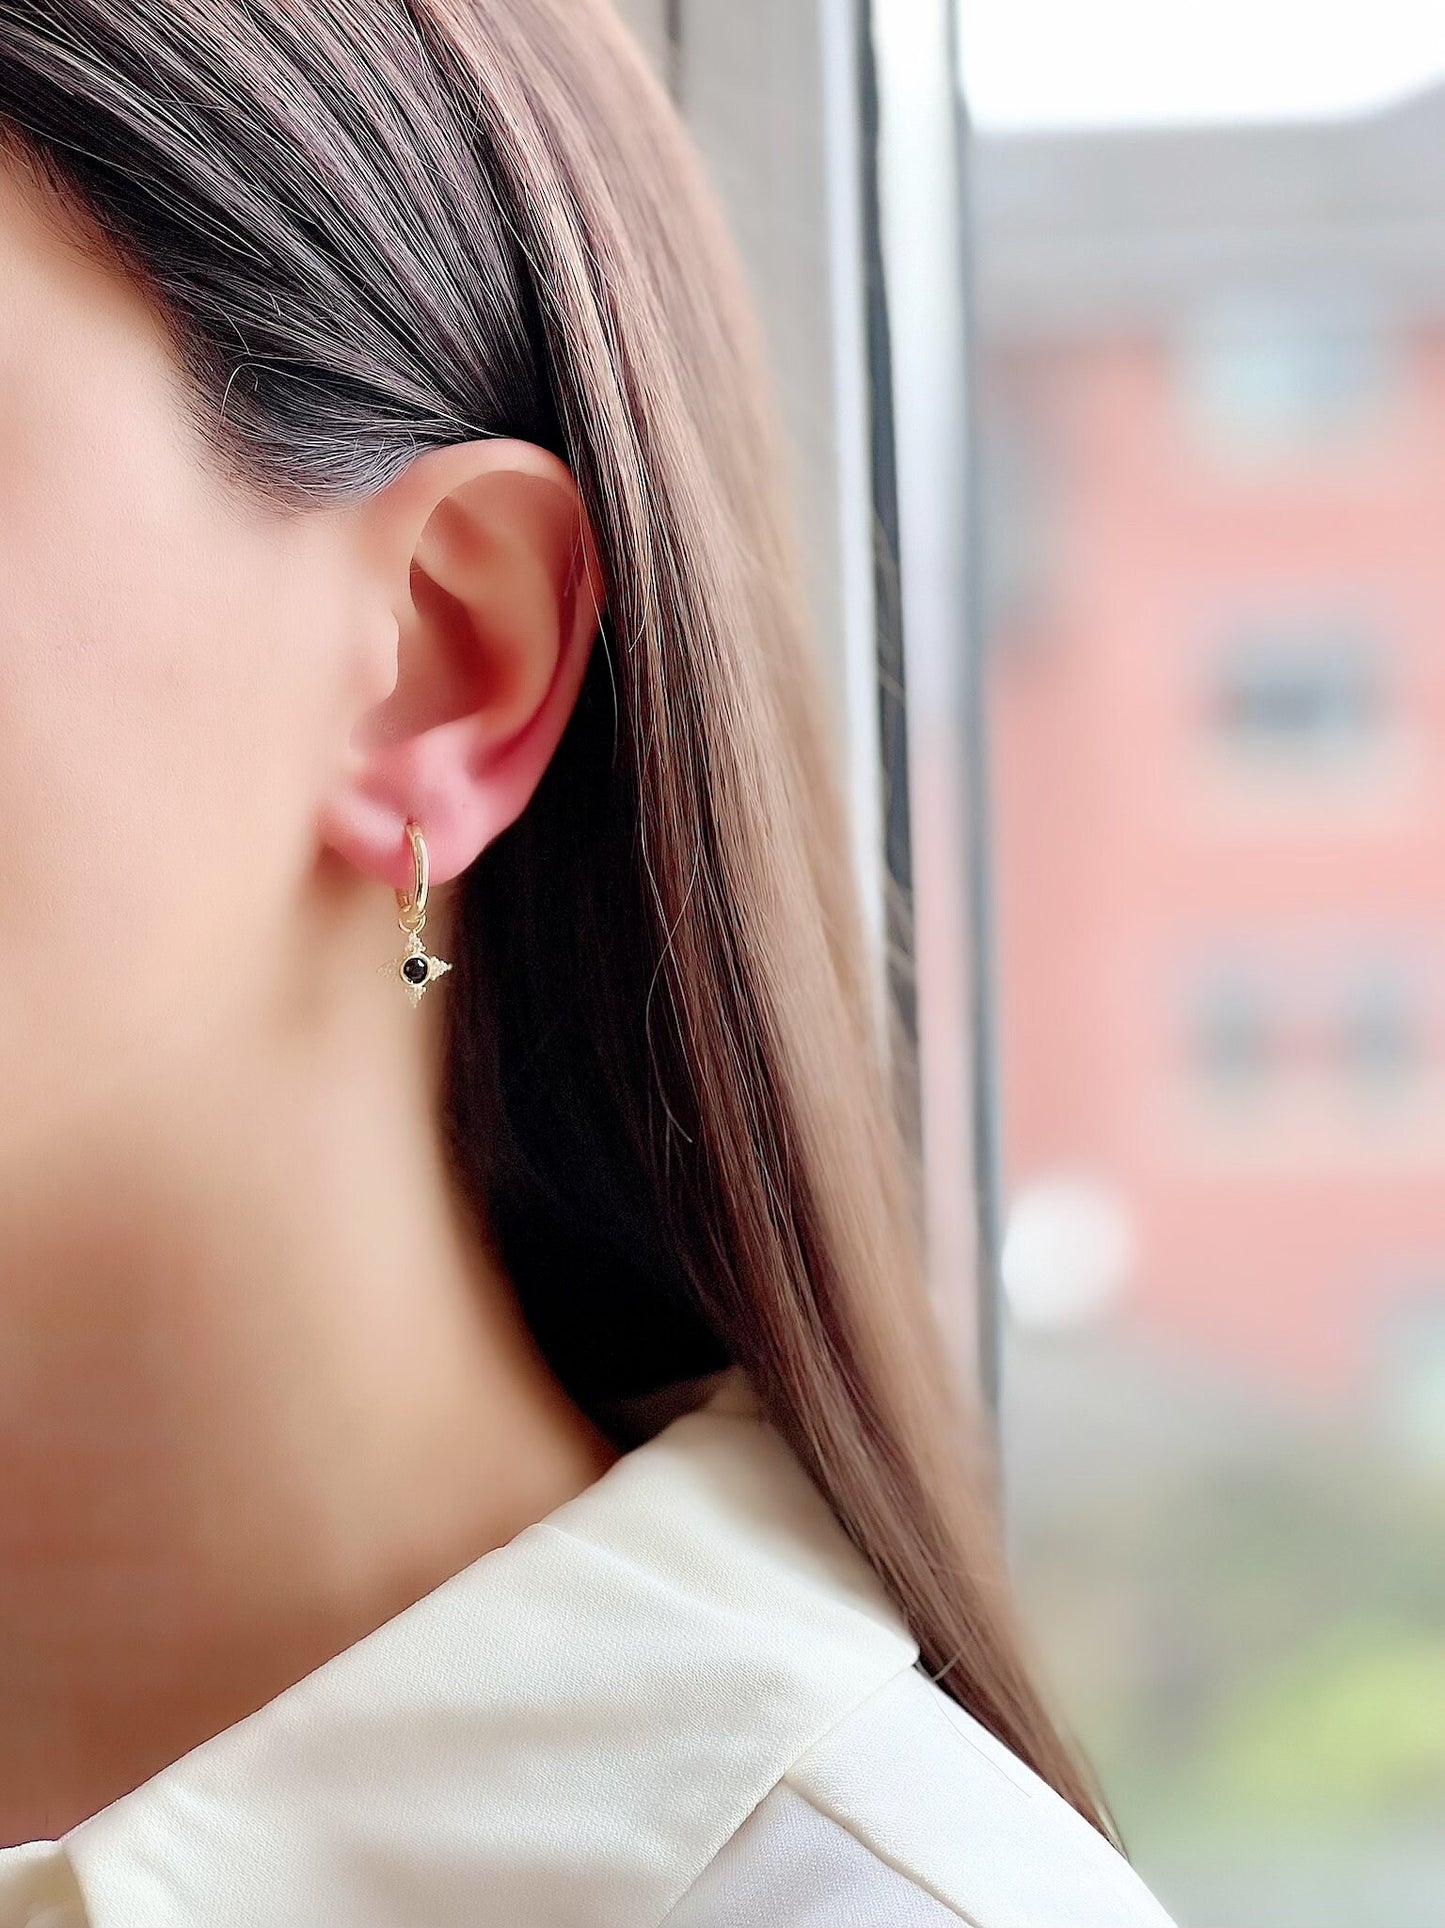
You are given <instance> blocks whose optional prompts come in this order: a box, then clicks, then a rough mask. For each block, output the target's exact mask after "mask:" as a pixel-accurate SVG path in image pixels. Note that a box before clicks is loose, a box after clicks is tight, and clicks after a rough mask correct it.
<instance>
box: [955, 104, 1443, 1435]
mask: <svg viewBox="0 0 1445 1928" xmlns="http://www.w3.org/2000/svg"><path fill="white" fill-rule="evenodd" d="M975 214H976V220H977V224H978V245H977V259H978V263H979V286H978V289H977V292H976V301H975V306H976V311H977V317H978V325H979V344H980V355H979V360H980V374H981V378H982V379H981V389H982V394H983V401H982V409H983V415H984V431H983V446H984V449H985V452H986V459H985V464H984V493H985V518H986V528H987V540H986V543H985V545H984V546H985V552H986V556H987V558H988V561H989V567H990V577H989V582H988V584H987V592H986V602H987V606H988V612H989V615H988V626H989V634H990V652H991V656H990V694H991V701H992V716H991V728H992V735H993V743H992V754H991V763H992V788H993V798H994V814H995V847H996V849H997V853H998V856H997V863H996V893H997V901H998V932H997V961H998V978H999V984H1000V1002H1001V1026H1002V1035H1001V1063H1002V1069H1003V1079H1002V1082H1003V1093H1002V1097H1003V1115H1004V1153H1005V1174H1006V1184H1007V1189H1008V1192H1009V1194H1010V1196H1011V1198H1012V1201H1013V1203H1014V1205H1015V1207H1016V1208H1018V1209H1019V1210H1020V1211H1024V1210H1032V1211H1034V1213H1035V1216H1037V1214H1038V1212H1039V1211H1046V1210H1047V1201H1048V1199H1049V1198H1050V1197H1051V1196H1054V1197H1057V1196H1058V1195H1059V1191H1058V1184H1059V1183H1060V1182H1061V1181H1063V1180H1066V1179H1067V1180H1071V1181H1076V1184H1075V1189H1076V1190H1077V1188H1078V1185H1079V1184H1082V1185H1084V1186H1086V1187H1087V1188H1089V1189H1090V1191H1091V1192H1093V1193H1095V1194H1097V1195H1098V1196H1099V1197H1100V1198H1102V1199H1104V1200H1107V1201H1112V1205H1111V1208H1110V1209H1111V1210H1113V1211H1114V1213H1115V1214H1116V1217H1117V1218H1118V1221H1119V1223H1120V1224H1121V1225H1122V1226H1123V1227H1124V1228H1125V1230H1126V1231H1127V1239H1126V1240H1125V1241H1124V1242H1123V1244H1122V1245H1120V1246H1119V1249H1118V1250H1117V1252H1116V1254H1115V1259H1114V1261H1113V1262H1112V1274H1111V1276H1109V1277H1108V1278H1101V1279H1100V1280H1097V1281H1096V1282H1095V1283H1096V1285H1097V1287H1098V1293H1097V1294H1096V1296H1100V1297H1104V1296H1107V1295H1108V1294H1109V1292H1110V1291H1112V1292H1113V1293H1114V1295H1115V1296H1114V1298H1113V1301H1112V1316H1113V1317H1115V1318H1117V1319H1119V1320H1121V1321H1124V1322H1126V1323H1127V1325H1128V1326H1129V1328H1130V1329H1131V1330H1134V1331H1136V1332H1137V1333H1139V1334H1141V1335H1144V1334H1147V1335H1149V1336H1151V1337H1153V1338H1157V1339H1158V1340H1160V1341H1162V1342H1164V1343H1166V1344H1171V1345H1173V1344H1176V1343H1177V1344H1178V1345H1181V1346H1183V1347H1187V1349H1188V1350H1189V1352H1190V1353H1191V1355H1193V1356H1196V1357H1204V1358H1207V1359H1212V1360H1216V1361H1218V1362H1219V1363H1221V1364H1223V1365H1224V1366H1226V1367H1228V1368H1231V1369H1238V1370H1239V1371H1240V1372H1241V1373H1244V1374H1246V1375H1263V1376H1264V1377H1265V1378H1266V1379H1267V1380H1268V1381H1270V1382H1271V1383H1273V1384H1275V1385H1276V1386H1277V1387H1278V1388H1280V1389H1288V1390H1291V1391H1296V1392H1299V1393H1301V1394H1303V1395H1306V1396H1313V1397H1319V1398H1322V1399H1324V1400H1326V1401H1328V1402H1335V1401H1338V1400H1342V1399H1350V1398H1354V1397H1364V1398H1368V1397H1369V1396H1370V1395H1371V1393H1372V1392H1373V1391H1375V1390H1378V1391H1380V1392H1381V1394H1382V1395H1383V1398H1384V1400H1385V1402H1386V1403H1387V1404H1388V1405H1389V1406H1390V1408H1391V1409H1392V1410H1408V1409H1409V1408H1410V1404H1411V1401H1412V1400H1415V1401H1416V1403H1419V1402H1421V1401H1423V1402H1425V1404H1426V1405H1428V1406H1429V1407H1430V1410H1431V1411H1432V1412H1433V1413H1434V1414H1435V1418H1436V1421H1438V1420H1439V1418H1440V1415H1441V1410H1442V1402H1445V90H1442V91H1441V92H1440V93H1438V94H1431V95H1428V96H1421V97H1419V98H1417V99H1414V100H1412V101H1410V102H1408V103H1406V104H1404V105H1403V106H1401V107H1399V108H1396V109H1393V110H1391V111H1389V112H1384V113H1380V114H1378V115H1376V116H1372V117H1368V118H1363V119H1360V120H1356V121H1351V122H1347V123H1343V122H1342V123H1339V124H1327V125H1326V124H1313V125H1293V126H1281V127H1268V128H1260V127H1256V128H1250V129H1244V128H1235V129H1220V130H1209V131H1201V130H1194V131H1183V132H1179V131H1168V132H1157V133H1156V132H1137V131H1135V132H1117V133H1114V132H1111V133H1107V134H1101V133H1089V134H1069V135H1057V134H1050V135H1008V136H992V137H980V138H979V139H978V141H977V143H976V151H975ZM1051 1188H1052V1189H1051ZM1030 1201H1032V1204H1030ZM1064 1236H1067V1234H1066V1233H1065V1234H1064ZM1115 1243H1116V1245H1119V1241H1117V1240H1116V1241H1115ZM1008 1269H1009V1264H1008V1254H1007V1252H1006V1265H1005V1270H1006V1273H1007V1271H1008ZM1015 1269H1016V1270H1017V1267H1015ZM1025 1269H1026V1268H1025ZM1104 1270H1105V1272H1109V1271H1110V1267H1109V1266H1108V1265H1106V1266H1105V1267H1104ZM1115 1275H1116V1276H1115ZM1032 1289H1033V1288H1032V1287H1031V1285H1030V1282H1029V1279H1028V1278H1027V1277H1025V1278H1024V1279H1023V1283H1022V1287H1021V1303H1022V1304H1023V1306H1024V1308H1025V1310H1027V1307H1028V1303H1029V1293H1030V1291H1031V1290H1032ZM1085 1298H1087V1293H1086V1294H1085ZM1068 1302H1069V1301H1068V1291H1067V1282H1066V1283H1065V1291H1064V1298H1063V1301H1061V1303H1063V1304H1064V1305H1065V1306H1067V1304H1068ZM1077 1310H1078V1308H1077V1307H1075V1311H1076V1312H1077ZM1044 1312H1045V1315H1047V1306H1046V1305H1045V1307H1044Z"/></svg>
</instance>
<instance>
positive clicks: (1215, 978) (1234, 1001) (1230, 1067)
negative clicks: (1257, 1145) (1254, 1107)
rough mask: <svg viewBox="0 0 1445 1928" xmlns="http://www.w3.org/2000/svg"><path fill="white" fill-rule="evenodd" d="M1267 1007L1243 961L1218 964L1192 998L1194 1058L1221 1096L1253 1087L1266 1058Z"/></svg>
mask: <svg viewBox="0 0 1445 1928" xmlns="http://www.w3.org/2000/svg"><path fill="white" fill-rule="evenodd" d="M1269 1017H1270V1014H1269V1008H1268V1002H1267V998H1266V994H1265V991H1264V988H1263V987H1262V985H1261V984H1260V981H1259V976H1258V974H1257V973H1256V972H1254V971H1252V970H1251V969H1250V968H1249V967H1248V966H1247V965H1245V964H1240V963H1235V964H1226V965H1221V966H1217V967H1216V968H1214V969H1213V970H1211V971H1210V972H1208V973H1207V974H1206V975H1205V976H1204V978H1203V981H1202V983H1201V984H1200V985H1199V987H1198V990H1197V992H1196V996H1195V1004H1194V1011H1193V1025H1192V1043H1193V1057H1194V1061H1195V1063H1196V1064H1197V1065H1198V1067H1199V1069H1200V1071H1201V1073H1202V1074H1203V1076H1204V1078H1205V1080H1206V1081H1207V1083H1208V1084H1210V1085H1211V1086H1213V1087H1214V1088H1215V1089H1216V1090H1218V1091H1221V1092H1223V1093H1225V1094H1229V1093H1240V1092H1248V1091H1250V1090H1253V1089H1254V1088H1255V1087H1256V1086H1257V1085H1258V1084H1259V1082H1260V1079H1261V1078H1262V1077H1263V1075H1264V1073H1265V1071H1266V1068H1267V1066H1268V1063H1269V1057H1270V1047H1271V1039H1270V1031H1269Z"/></svg>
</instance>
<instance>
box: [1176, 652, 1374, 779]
mask: <svg viewBox="0 0 1445 1928" xmlns="http://www.w3.org/2000/svg"><path fill="white" fill-rule="evenodd" d="M1383 680H1384V653H1383V651H1382V649H1381V646H1380V643H1379V641H1378V639H1377V638H1376V637H1374V636H1372V635H1370V634H1369V633H1368V632H1365V631H1363V630H1361V629H1359V628H1357V627H1354V626H1351V625H1332V624H1330V623H1328V622H1325V623H1309V622H1306V623H1303V624H1297V625H1295V626H1294V627H1292V628H1291V627H1289V626H1285V625H1281V624H1258V625H1251V626H1249V627H1247V628H1245V629H1244V630H1243V631H1242V632H1240V633H1237V634H1235V635H1233V636H1231V637H1230V638H1229V640H1228V641H1227V642H1226V643H1225V645H1224V646H1223V648H1222V649H1221V650H1220V651H1219V653H1218V656H1217V658H1216V661H1215V663H1214V666H1213V689H1212V692H1211V697H1212V700H1211V703H1210V713H1211V717H1212V721H1213V723H1214V727H1215V730H1216V732H1217V734H1218V736H1219V738H1220V740H1221V742H1222V744H1223V745H1224V746H1225V747H1226V748H1227V749H1228V750H1229V751H1230V752H1231V753H1232V754H1235V755H1238V756H1241V757H1247V758H1250V759H1253V760H1259V759H1265V760H1268V761H1271V762H1273V761H1276V760H1278V759H1281V758H1285V759H1289V760H1290V761H1296V762H1298V761H1310V762H1319V761H1324V760H1328V761H1337V760H1338V759H1339V758H1341V757H1350V756H1354V755H1357V754H1358V753H1359V752H1360V751H1362V750H1368V749H1369V748H1370V747H1371V745H1372V743H1373V741H1374V739H1375V738H1376V737H1377V736H1378V734H1379V732H1380V729H1381V727H1382V724H1383V720H1384V689H1383Z"/></svg>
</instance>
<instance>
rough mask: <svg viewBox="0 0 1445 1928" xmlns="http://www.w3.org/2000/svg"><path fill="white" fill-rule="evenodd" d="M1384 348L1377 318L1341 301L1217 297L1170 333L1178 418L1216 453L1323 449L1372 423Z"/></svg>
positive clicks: (1381, 404)
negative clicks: (1181, 407) (1181, 406)
mask: <svg viewBox="0 0 1445 1928" xmlns="http://www.w3.org/2000/svg"><path fill="white" fill-rule="evenodd" d="M1394 347H1395V340H1394V336H1393V333H1392V332H1391V330H1390V329H1389V328H1388V327H1387V326H1386V325H1385V324H1384V323H1383V321H1382V320H1381V319H1380V318H1378V317H1375V316H1373V315H1371V314H1370V313H1369V312H1368V311H1367V310H1362V309H1361V307H1360V306H1359V305H1358V304H1353V303H1350V302H1348V301H1346V300H1344V299H1335V300H1328V299H1319V300H1305V299H1294V300H1289V299H1284V298H1278V299H1274V300H1268V299H1255V300H1248V299H1242V298H1240V299H1233V300H1229V299H1226V300H1223V301H1221V302H1219V303H1217V304H1214V305H1212V306H1209V307H1206V308H1205V310H1204V311H1203V312H1202V314H1200V315H1199V317H1198V318H1197V319H1195V320H1194V321H1192V322H1191V323H1189V324H1186V326H1185V327H1184V328H1183V329H1181V331H1180V334H1179V337H1178V340H1177V351H1178V355H1179V366H1180V379H1181V386H1182V390H1183V397H1184V402H1185V408H1186V413H1187V416H1188V418H1189V420H1190V421H1191V423H1192V425H1193V428H1194V430H1195V431H1196V433H1197V434H1198V435H1199V437H1200V439H1201V440H1202V441H1203V442H1204V443H1205V444H1206V445H1207V446H1210V447H1212V448H1214V449H1216V450H1218V451H1221V452H1226V453H1235V454H1242V455H1245V456H1254V455H1270V454H1285V455H1299V454H1301V453H1304V454H1309V453H1312V452H1315V451H1318V450H1320V449H1325V450H1327V449H1328V448H1329V447H1330V445H1331V444H1334V443H1339V442H1341V441H1347V440H1349V439H1351V438H1355V437H1358V436H1360V435H1361V434H1366V433H1368V432H1369V431H1371V430H1372V429H1374V428H1376V427H1377V426H1378V425H1379V424H1380V422H1381V421H1382V419H1383V417H1384V415H1385V412H1386V409H1387V407H1388V404H1389V401H1390V399H1391V396H1392V393H1393V385H1392V378H1393V375H1394V371H1395V356H1394V353H1393V350H1394Z"/></svg>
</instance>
